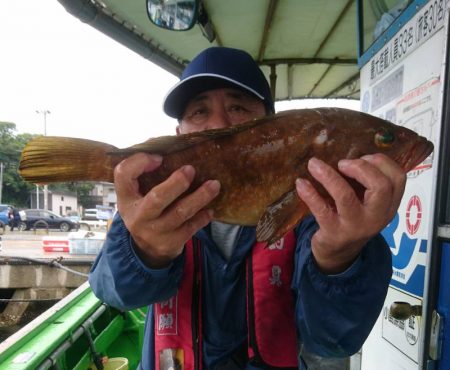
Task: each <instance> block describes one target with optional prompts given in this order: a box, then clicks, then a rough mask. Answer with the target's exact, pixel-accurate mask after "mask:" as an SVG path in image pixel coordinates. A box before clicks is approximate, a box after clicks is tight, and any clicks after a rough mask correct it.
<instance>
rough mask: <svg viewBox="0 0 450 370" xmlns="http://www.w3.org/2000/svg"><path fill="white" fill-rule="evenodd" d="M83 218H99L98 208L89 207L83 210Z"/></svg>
mask: <svg viewBox="0 0 450 370" xmlns="http://www.w3.org/2000/svg"><path fill="white" fill-rule="evenodd" d="M83 220H98V210H97V208H87V209H85V210H84V212H83Z"/></svg>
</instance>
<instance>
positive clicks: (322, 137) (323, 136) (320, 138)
mask: <svg viewBox="0 0 450 370" xmlns="http://www.w3.org/2000/svg"><path fill="white" fill-rule="evenodd" d="M327 141H328V130H327V129H323V130H320V132H319V135H317V136H316V137H315V138H314V144H315V145H323V144H324V143H326V142H327Z"/></svg>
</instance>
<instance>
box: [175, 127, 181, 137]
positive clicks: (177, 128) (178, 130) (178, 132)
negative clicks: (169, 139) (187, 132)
mask: <svg viewBox="0 0 450 370" xmlns="http://www.w3.org/2000/svg"><path fill="white" fill-rule="evenodd" d="M175 131H176V133H177V136H178V135H181V133H180V125H178V126H177V127H176V128H175Z"/></svg>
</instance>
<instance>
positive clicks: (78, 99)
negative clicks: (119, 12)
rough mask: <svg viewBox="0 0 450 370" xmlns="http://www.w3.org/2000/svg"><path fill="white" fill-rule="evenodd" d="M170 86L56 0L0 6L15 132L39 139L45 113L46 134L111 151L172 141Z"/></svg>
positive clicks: (0, 113) (1, 47)
mask: <svg viewBox="0 0 450 370" xmlns="http://www.w3.org/2000/svg"><path fill="white" fill-rule="evenodd" d="M176 82H177V78H176V77H174V76H173V75H171V74H169V73H168V72H165V71H164V70H162V69H161V68H159V67H157V66H155V65H153V64H152V63H150V62H149V61H147V60H145V59H144V58H142V57H141V56H139V55H137V54H135V53H134V52H132V51H130V50H128V49H127V48H126V47H124V46H122V45H120V44H118V43H116V42H115V41H113V40H112V39H110V38H109V37H107V36H105V35H104V34H102V33H100V32H99V31H97V30H95V29H94V28H92V27H90V26H88V25H86V24H84V23H82V22H80V21H79V20H77V19H76V18H75V17H73V16H72V15H70V14H69V13H67V12H66V10H65V9H64V8H63V7H62V5H60V4H59V2H58V1H57V0H39V1H36V0H34V1H33V0H0V121H8V122H13V123H15V124H16V126H17V131H18V132H20V133H23V132H28V133H33V134H43V133H44V116H43V114H38V113H36V111H37V110H38V111H43V110H48V111H50V112H51V113H50V114H48V115H47V125H46V128H47V135H59V136H72V137H82V138H88V139H93V140H99V141H104V142H107V143H110V144H113V145H116V146H118V147H126V146H130V145H133V144H136V143H138V142H141V141H144V140H146V139H148V138H149V137H153V136H161V135H172V134H174V133H175V126H176V122H175V121H174V120H173V119H172V118H169V117H167V116H165V115H164V113H163V112H162V101H163V98H164V96H165V94H166V92H167V91H168V90H169V89H170V87H171V86H172V85H173V84H174V83H176ZM313 104H314V106H317V105H325V104H329V103H327V102H321V101H316V102H314V103H313ZM331 104H332V105H337V103H336V101H332V102H331ZM304 106H305V104H301V105H300V104H299V103H295V102H287V103H285V104H277V109H278V110H281V109H288V108H293V107H304ZM348 106H349V107H350V108H353V109H358V108H359V105H358V103H357V102H351V103H350V104H349V105H348Z"/></svg>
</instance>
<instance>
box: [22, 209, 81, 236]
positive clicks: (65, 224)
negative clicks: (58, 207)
mask: <svg viewBox="0 0 450 370" xmlns="http://www.w3.org/2000/svg"><path fill="white" fill-rule="evenodd" d="M21 218H22V219H21V221H20V223H19V230H21V231H23V230H30V229H46V228H48V229H59V230H61V231H64V232H67V231H70V230H78V228H79V224H78V223H77V222H73V221H72V220H70V219H69V218H67V217H61V216H59V215H57V214H56V213H53V212H51V211H46V210H43V209H25V210H23V212H22V213H21Z"/></svg>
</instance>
